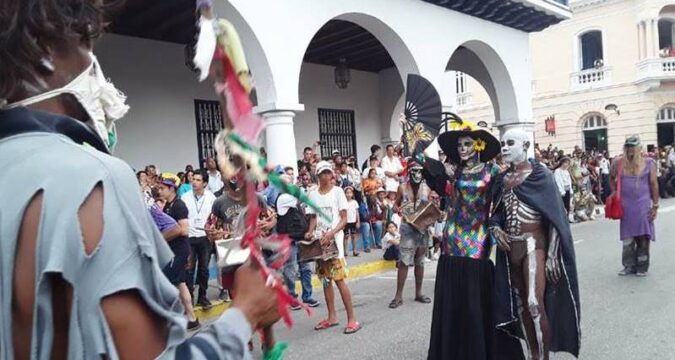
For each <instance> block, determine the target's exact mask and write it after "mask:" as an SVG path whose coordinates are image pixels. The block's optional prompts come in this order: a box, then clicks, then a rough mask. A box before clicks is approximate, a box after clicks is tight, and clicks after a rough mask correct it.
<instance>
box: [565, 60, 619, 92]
mask: <svg viewBox="0 0 675 360" xmlns="http://www.w3.org/2000/svg"><path fill="white" fill-rule="evenodd" d="M610 74H611V73H610V68H608V67H605V66H603V67H600V68H596V69H588V70H582V71H579V72H575V73H572V75H571V77H570V81H571V84H570V85H571V87H572V90H584V89H591V88H596V87H601V86H606V85H608V84H609V82H610V80H611V79H610Z"/></svg>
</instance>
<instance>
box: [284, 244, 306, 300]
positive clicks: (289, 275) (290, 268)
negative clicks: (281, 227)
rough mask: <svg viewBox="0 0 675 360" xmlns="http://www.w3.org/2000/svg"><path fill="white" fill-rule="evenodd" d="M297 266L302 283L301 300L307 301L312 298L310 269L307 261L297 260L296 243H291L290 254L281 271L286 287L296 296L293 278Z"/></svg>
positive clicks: (295, 276) (296, 271) (295, 275)
mask: <svg viewBox="0 0 675 360" xmlns="http://www.w3.org/2000/svg"><path fill="white" fill-rule="evenodd" d="M298 268H299V269H300V283H301V284H302V301H303V302H307V301H310V300H311V299H312V269H311V268H310V266H309V263H308V262H303V263H301V262H298V245H296V244H295V243H293V244H292V245H291V256H289V257H288V261H286V264H284V267H283V269H282V273H283V276H284V281H285V282H286V286H287V287H288V292H289V293H290V294H291V295H292V296H294V297H297V296H298V294H297V293H296V292H295V279H296V278H297V274H298Z"/></svg>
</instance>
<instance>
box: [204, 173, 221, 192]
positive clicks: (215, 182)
mask: <svg viewBox="0 0 675 360" xmlns="http://www.w3.org/2000/svg"><path fill="white" fill-rule="evenodd" d="M207 186H208V189H209V191H211V192H213V193H214V192H216V191H218V190H220V189H222V188H223V186H225V184H224V183H223V178H222V176H221V175H220V171H217V170H216V172H214V173H211V172H210V171H209V182H208V184H207Z"/></svg>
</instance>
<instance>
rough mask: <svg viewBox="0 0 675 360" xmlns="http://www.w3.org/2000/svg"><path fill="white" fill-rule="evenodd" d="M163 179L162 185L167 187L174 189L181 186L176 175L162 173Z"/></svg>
mask: <svg viewBox="0 0 675 360" xmlns="http://www.w3.org/2000/svg"><path fill="white" fill-rule="evenodd" d="M161 179H162V184H164V185H166V186H171V187H173V188H178V186H180V179H179V178H178V176H176V175H175V174H172V173H162V176H161Z"/></svg>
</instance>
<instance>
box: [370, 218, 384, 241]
mask: <svg viewBox="0 0 675 360" xmlns="http://www.w3.org/2000/svg"><path fill="white" fill-rule="evenodd" d="M372 227H373V236H374V237H375V238H374V239H373V243H374V244H375V246H382V221H375V222H373V224H372Z"/></svg>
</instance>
